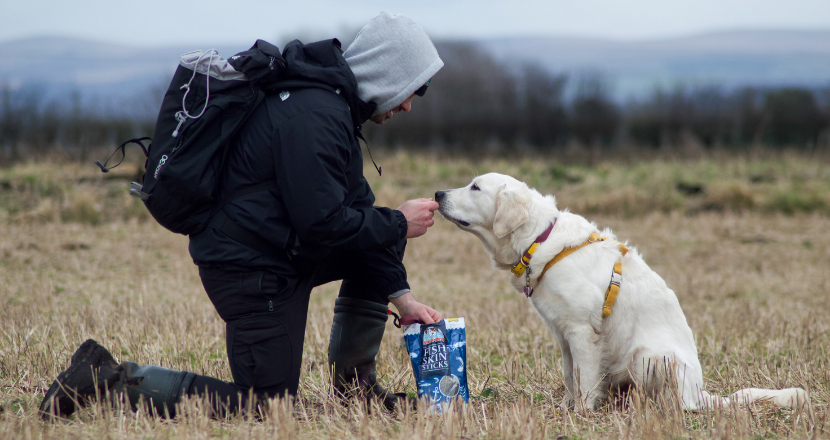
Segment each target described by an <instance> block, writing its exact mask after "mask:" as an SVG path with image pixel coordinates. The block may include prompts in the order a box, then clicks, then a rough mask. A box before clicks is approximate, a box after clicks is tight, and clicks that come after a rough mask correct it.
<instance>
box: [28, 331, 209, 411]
mask: <svg viewBox="0 0 830 440" xmlns="http://www.w3.org/2000/svg"><path fill="white" fill-rule="evenodd" d="M195 377H196V374H195V373H190V372H187V371H175V370H169V369H167V368H162V367H157V366H154V365H148V366H143V367H142V366H139V365H138V364H136V363H133V362H123V363H121V364H120V365H119V364H118V363H116V362H115V359H114V358H113V357H112V355H111V354H110V352H109V351H107V349H106V348H104V347H103V346H102V345H100V344H98V343H97V342H95V341H94V340H92V339H88V340H86V341H85V342H84V343H83V344H81V346H80V347H79V348H78V350H76V351H75V354H73V355H72V361H71V364H70V365H69V368H67V369H66V370H65V371H63V372H62V373H60V374H59V375H58V378H57V379H56V380H55V382H53V383H52V386H51V387H49V390H48V391H46V395H45V396H44V397H43V401H42V402H41V403H40V413H41V415H42V416H43V417H46V418H49V417H52V416H61V417H68V416H70V415H72V414H73V413H74V412H75V411H76V410H77V409H79V408H82V407H84V406H87V405H89V404H90V403H92V402H93V401H94V400H96V399H100V398H103V397H105V396H107V395H108V396H109V397H110V399H112V400H113V401H115V400H118V399H120V398H121V397H122V396H123V395H124V394H125V393H126V394H127V397H128V398H129V401H130V405H131V407H132V409H133V410H134V411H135V410H136V409H137V408H138V404H139V402H141V397H142V396H144V401H145V402H146V404H147V405H148V410H149V411H151V412H155V413H156V414H159V415H162V416H169V417H171V418H172V417H175V415H176V407H175V403H176V402H178V401H179V398H180V396H181V395H183V394H184V393H186V392H187V389H188V387H190V383H191V382H193V378H195Z"/></svg>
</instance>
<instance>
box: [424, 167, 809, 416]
mask: <svg viewBox="0 0 830 440" xmlns="http://www.w3.org/2000/svg"><path fill="white" fill-rule="evenodd" d="M435 200H436V201H437V202H438V203H439V204H440V208H439V212H440V213H441V214H442V215H443V216H444V217H445V218H446V219H448V220H450V221H452V222H453V223H455V224H456V225H457V226H458V227H459V228H461V229H463V230H465V231H468V232H471V233H473V234H474V235H476V236H477V237H478V238H479V239H480V240H481V243H482V244H483V245H484V249H485V250H486V251H487V253H488V254H490V258H491V259H492V261H493V265H494V266H495V267H497V268H499V269H513V271H514V272H513V274H514V275H517V276H513V275H511V278H512V280H513V285H514V286H515V287H516V289H517V290H518V291H520V292H525V294H526V295H528V296H529V299H530V303H531V304H532V305H533V308H534V309H535V310H536V313H537V314H538V315H539V317H540V318H542V321H544V322H545V324H546V325H547V326H548V328H549V329H550V331H551V332H552V333H553V335H554V336H555V337H556V341H557V343H558V344H559V347H560V349H561V350H562V367H563V370H564V375H565V389H566V392H565V397H564V398H563V400H562V404H561V406H562V407H563V408H572V407H574V406H576V408H577V409H582V408H587V409H596V408H597V407H598V406H599V404H600V403H602V401H603V400H604V399H605V398H606V397H607V394H608V391H609V390H613V389H625V388H628V387H629V386H631V385H634V386H637V387H641V388H642V389H645V390H646V391H647V392H651V393H654V392H660V390H666V389H669V390H671V391H674V390H676V392H677V396H678V397H680V399H682V401H683V404H684V407H685V408H686V409H689V410H693V409H698V408H702V407H710V406H713V405H721V404H723V405H725V404H729V403H730V402H732V401H734V402H737V403H749V402H753V401H758V400H767V401H771V402H773V403H775V404H777V405H779V406H781V407H785V408H794V407H798V406H802V405H804V404H806V403H808V402H809V397H808V395H807V393H806V392H805V391H804V390H802V389H800V388H788V389H784V390H778V391H776V390H766V389H759V388H747V389H744V390H740V391H738V392H736V393H734V394H732V395H731V396H730V397H727V398H722V397H717V396H712V395H710V394H709V393H707V392H706V391H704V389H703V374H702V370H701V367H700V362H699V361H698V358H697V348H696V347H695V341H694V337H693V335H692V330H691V329H690V328H689V325H688V324H687V323H686V317H685V316H684V315H683V310H681V308H680V303H679V302H678V301H677V297H676V296H675V294H674V292H673V291H672V290H671V289H669V288H668V286H666V283H665V281H663V279H662V278H661V277H660V276H659V275H657V273H655V272H654V271H653V270H651V268H649V267H648V265H647V264H646V263H645V261H643V259H642V258H641V257H640V255H639V254H638V253H637V251H636V250H635V249H631V250H629V251H627V249H626V247H625V245H622V244H620V243H618V242H617V241H616V239H615V237H614V235H613V234H612V233H611V231H610V230H608V229H606V230H605V231H602V232H600V231H599V230H598V229H597V226H596V225H595V224H594V223H591V222H589V221H587V220H586V219H585V218H583V217H581V216H579V215H576V214H573V213H570V212H567V211H560V210H558V209H557V208H556V200H555V199H554V198H553V196H542V195H541V194H539V193H538V192H537V191H536V190H533V189H531V188H528V186H527V185H526V184H524V183H522V182H519V181H518V180H516V179H514V178H512V177H510V176H505V175H501V174H495V173H490V174H485V175H483V176H479V177H477V178H475V179H474V180H473V181H472V183H470V185H468V186H466V187H464V188H458V189H452V190H447V191H438V192H437V193H435ZM546 231H547V235H545V234H546ZM599 237H601V238H599ZM534 242H537V243H538V244H535V245H534ZM580 246H581V247H580ZM531 247H533V249H532V250H530V248H531ZM528 251H529V252H528ZM563 251H564V252H563ZM626 251H627V252H626ZM526 252H527V253H526ZM523 255H525V257H524V262H525V264H521V263H520V259H521V258H523ZM528 255H530V256H529V257H528ZM549 262H552V263H554V264H553V265H552V266H550V264H548V263H549ZM618 263H620V264H618ZM546 265H547V266H549V269H548V270H547V272H544V273H543V270H545V266H546ZM615 265H616V270H614V268H615ZM525 267H526V268H527V270H524V269H525ZM615 272H616V273H615ZM620 272H621V273H620ZM540 277H541V279H540ZM612 281H613V283H612ZM614 297H616V301H614V299H615V298H614ZM603 312H604V313H603ZM604 315H607V316H604ZM675 384H676V386H675Z"/></svg>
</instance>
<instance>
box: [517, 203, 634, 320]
mask: <svg viewBox="0 0 830 440" xmlns="http://www.w3.org/2000/svg"><path fill="white" fill-rule="evenodd" d="M555 224H556V219H554V220H553V223H551V225H550V226H548V228H547V229H545V232H543V233H542V234H541V235H539V237H537V238H536V241H534V242H533V244H532V245H531V246H530V248H529V249H528V250H527V251H526V252H525V253H524V255H522V258H521V259H520V260H519V262H518V263H517V264H516V265H515V266H513V269H511V272H513V275H516V276H517V277H518V276H522V274H526V281H525V289H524V292H525V296H527V297H528V298H530V297H531V295H533V289H532V288H531V287H530V259H531V258H532V257H533V253H534V252H536V249H537V248H538V247H539V245H540V244H541V243H543V242H544V241H545V240H547V238H548V236H549V235H550V232H551V230H552V229H553V226H554V225H555ZM607 239H608V238H607V237H600V235H599V234H597V233H596V232H593V233H591V236H590V237H588V240H586V241H585V242H584V243H582V244H580V245H578V246H573V247H568V248H565V249H562V252H560V253H558V254H556V256H555V257H553V259H552V260H550V261H548V263H547V264H545V268H544V269H542V273H541V275H539V278H537V279H536V283H537V284H538V283H539V282H541V280H542V277H543V276H545V272H547V271H548V269H550V268H551V267H553V265H554V264H556V263H558V262H560V261H562V259H563V258H565V257H567V256H568V255H570V254H572V253H574V252H576V251H578V250H580V249H582V248H583V247H585V246H588V245H589V244H591V243H596V242H599V241H605V240H607ZM617 247H619V249H620V253H622V255H623V256H625V254H626V253H627V252H628V248H627V247H626V246H625V245H624V244H622V243H617ZM621 283H622V259H619V260H617V262H616V263H615V264H614V271H613V272H612V273H611V283H610V284H609V285H608V290H606V291H605V303H604V304H603V305H602V317H603V318H605V317H608V316H610V315H611V308H612V307H614V302H616V301H617V294H619V293H620V284H621Z"/></svg>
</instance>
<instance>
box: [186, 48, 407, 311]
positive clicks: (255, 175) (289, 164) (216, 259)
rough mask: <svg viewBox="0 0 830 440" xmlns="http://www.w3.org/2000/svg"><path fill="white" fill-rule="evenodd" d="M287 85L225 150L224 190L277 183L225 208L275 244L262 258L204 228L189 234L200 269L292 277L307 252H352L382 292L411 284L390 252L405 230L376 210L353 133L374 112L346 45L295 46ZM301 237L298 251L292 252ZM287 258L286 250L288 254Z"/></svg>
mask: <svg viewBox="0 0 830 440" xmlns="http://www.w3.org/2000/svg"><path fill="white" fill-rule="evenodd" d="M283 57H284V58H285V60H286V62H287V66H286V72H285V78H286V80H285V81H284V82H281V83H280V85H279V86H278V87H277V88H276V89H275V90H274V91H272V92H271V93H269V95H268V96H267V97H266V98H265V100H264V101H263V102H262V104H261V105H260V106H259V107H258V108H257V109H256V110H255V111H254V113H253V114H252V115H251V117H250V119H249V120H248V121H247V122H246V123H245V125H244V126H243V127H242V128H241V129H240V132H239V134H238V135H237V137H236V139H235V141H234V142H233V143H232V145H231V146H230V147H229V148H230V149H229V152H228V156H227V158H226V160H225V168H224V170H223V172H222V174H221V180H220V182H221V183H220V189H221V193H222V196H223V197H228V196H229V195H230V194H234V193H236V192H238V191H240V190H244V189H245V188H249V187H251V186H253V185H257V184H260V183H262V182H267V181H271V180H276V187H275V188H273V189H270V190H267V191H260V192H256V193H253V194H250V195H248V196H245V197H242V198H239V199H235V200H233V201H232V202H230V203H228V204H227V205H225V207H224V208H223V210H224V213H225V214H226V215H227V217H228V219H229V220H230V221H232V222H233V223H235V224H236V225H238V226H239V227H241V228H243V229H245V230H246V231H250V232H253V233H255V234H256V235H257V236H258V237H259V238H261V239H262V241H263V242H266V243H267V244H268V245H270V246H272V247H273V249H274V250H275V252H274V253H269V255H265V254H263V253H262V252H259V251H256V250H254V249H252V248H250V247H247V246H244V245H242V244H240V243H238V242H237V241H234V240H233V239H231V238H230V237H229V236H228V235H226V234H225V233H223V232H222V231H221V230H217V229H215V228H212V227H208V228H207V229H206V230H205V231H204V232H202V233H200V234H196V235H192V236H191V237H190V254H191V256H192V257H193V260H194V262H195V263H196V264H197V265H199V266H201V267H208V268H210V267H217V268H222V269H226V270H252V269H254V270H255V269H256V268H268V269H269V270H273V271H276V272H278V273H281V274H284V275H286V276H298V275H302V273H303V271H304V270H306V269H308V268H309V267H312V266H313V262H308V261H307V259H306V258H303V257H302V255H303V254H312V255H315V258H321V257H324V256H325V255H327V254H328V253H330V252H332V251H334V252H341V253H342V252H353V253H354V258H356V259H359V260H362V261H365V263H366V264H367V265H371V266H372V273H373V274H374V276H373V278H374V277H376V282H374V285H377V286H378V287H377V288H378V289H379V290H380V291H379V292H378V295H379V297H383V298H385V297H386V295H389V294H391V293H394V292H396V291H399V290H401V289H405V288H408V287H409V286H408V284H407V282H406V271H405V269H404V267H403V264H402V263H401V262H400V261H399V259H398V257H397V252H395V251H390V249H391V248H394V247H395V245H396V244H397V243H398V242H399V241H400V240H402V239H403V238H404V237H405V236H406V230H407V227H406V219H405V218H404V216H403V213H401V212H400V211H396V210H392V209H389V208H383V207H375V206H373V203H374V201H375V197H374V194H373V193H372V190H371V188H369V185H368V183H367V182H366V180H365V178H364V177H363V155H362V153H361V149H360V144H359V142H358V139H357V137H356V136H357V135H358V134H359V132H360V126H361V124H362V123H363V122H365V121H366V120H367V119H368V117H369V116H370V115H371V113H372V112H373V111H374V108H375V106H374V104H367V103H365V102H363V101H361V100H360V99H359V98H358V97H357V83H356V81H355V79H354V75H353V74H352V72H351V70H350V69H349V67H348V64H346V60H345V59H344V58H343V56H342V53H341V50H340V43H339V42H338V41H337V40H326V41H321V42H317V43H312V44H307V45H303V44H302V43H300V42H299V41H293V42H291V43H289V44H288V45H287V46H286V48H285V50H284V52H283ZM297 242H299V246H300V249H301V257H294V258H290V256H289V253H288V252H287V250H288V249H290V248H292V246H294V245H295V244H296V243H297ZM283 256H285V257H284V258H283Z"/></svg>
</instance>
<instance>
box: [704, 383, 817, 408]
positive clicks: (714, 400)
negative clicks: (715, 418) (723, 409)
mask: <svg viewBox="0 0 830 440" xmlns="http://www.w3.org/2000/svg"><path fill="white" fill-rule="evenodd" d="M754 402H759V403H764V402H768V403H772V404H774V405H777V406H779V407H781V408H789V409H795V408H803V407H805V406H809V405H810V396H809V395H808V394H807V392H806V391H804V390H803V389H801V388H784V389H783V390H767V389H764V388H744V389H742V390H739V391H737V392H735V393H732V394H731V395H730V396H729V397H719V396H713V395H711V394H709V393H708V392H706V391H700V393H699V399H698V407H699V408H706V407H709V408H713V407H718V406H729V405H733V404H738V405H749V404H750V403H754Z"/></svg>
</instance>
